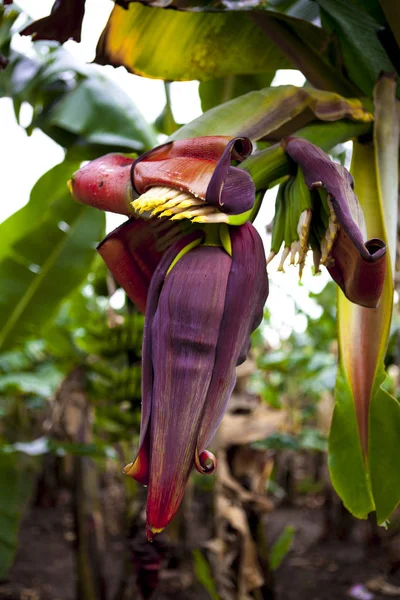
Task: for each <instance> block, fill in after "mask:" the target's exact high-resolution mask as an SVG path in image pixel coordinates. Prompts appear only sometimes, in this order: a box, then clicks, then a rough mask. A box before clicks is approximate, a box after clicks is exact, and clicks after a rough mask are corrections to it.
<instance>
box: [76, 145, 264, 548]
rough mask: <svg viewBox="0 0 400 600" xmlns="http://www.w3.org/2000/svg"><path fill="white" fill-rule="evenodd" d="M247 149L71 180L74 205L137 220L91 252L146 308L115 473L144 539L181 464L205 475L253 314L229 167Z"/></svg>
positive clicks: (237, 180) (244, 233)
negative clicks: (132, 441) (137, 496)
mask: <svg viewBox="0 0 400 600" xmlns="http://www.w3.org/2000/svg"><path fill="white" fill-rule="evenodd" d="M250 152H251V143H250V141H249V140H247V139H246V138H235V139H233V140H232V139H230V138H227V137H205V138H195V139H192V140H183V141H179V142H173V143H169V144H165V145H163V146H160V147H159V148H156V149H154V150H152V151H150V152H149V153H146V154H144V155H143V156H141V157H140V158H139V159H137V160H136V161H132V160H131V159H128V158H126V157H121V156H118V155H109V156H106V157H102V158H100V159H97V160H96V161H93V162H92V163H90V164H89V165H87V166H85V167H83V168H82V169H80V171H78V172H77V173H76V174H75V175H74V177H73V180H72V181H71V183H70V186H71V191H72V193H73V195H74V197H75V198H76V199H77V200H79V201H81V202H85V203H88V204H91V205H93V206H97V207H99V208H101V209H103V210H114V211H116V212H121V213H122V214H134V215H135V216H136V218H131V219H130V220H129V221H127V223H125V224H124V225H122V226H121V227H120V228H118V229H117V230H116V231H114V232H112V233H111V234H110V235H109V236H107V238H106V239H105V240H104V241H103V242H102V243H101V244H100V246H99V252H100V254H101V255H102V256H103V258H104V259H105V262H106V264H107V265H108V267H109V268H110V270H111V271H112V272H113V274H114V276H115V277H116V279H117V281H118V282H119V283H120V285H122V286H123V287H124V289H125V290H126V292H127V294H128V295H129V296H130V297H131V298H132V299H133V300H134V301H135V302H136V303H137V304H138V306H139V307H140V308H141V309H142V310H143V309H145V332H144V340H143V365H142V420H141V432H140V442H139V452H138V455H137V458H136V459H135V460H134V461H133V462H132V463H130V464H129V465H127V466H126V467H125V469H124V472H125V473H127V474H128V475H130V476H131V477H133V478H134V479H136V480H137V481H139V482H140V483H142V484H143V485H148V487H149V490H148V498H147V528H148V536H149V538H150V539H151V538H152V536H154V535H155V534H157V533H159V532H160V531H162V530H163V529H164V528H165V527H166V526H167V525H168V523H169V522H170V521H171V519H172V518H173V516H174V514H175V513H176V511H177V509H178V507H179V504H180V502H181V500H182V497H183V494H184V489H185V485H186V482H187V480H188V477H189V475H190V472H191V469H192V467H193V466H195V467H196V469H197V470H198V471H200V472H201V473H211V472H213V470H214V469H215V466H216V460H215V457H214V456H213V455H212V454H211V452H209V451H208V450H207V449H206V448H207V445H208V444H209V443H210V441H211V440H212V438H213V436H214V433H215V431H216V429H217V427H218V425H219V423H220V421H221V419H222V416H223V414H224V412H225V409H226V405H227V402H228V400H229V397H230V394H231V392H232V389H233V387H234V384H235V377H236V376H235V368H236V366H237V365H238V364H240V363H241V362H243V361H244V360H245V358H246V355H247V353H248V351H249V348H250V334H251V333H252V331H253V330H254V329H255V328H256V327H257V326H258V325H259V323H260V322H261V319H262V314H263V307H264V303H265V301H266V298H267V294H268V279H267V272H266V262H265V256H264V250H263V245H262V241H261V238H260V236H259V235H258V233H257V231H256V230H255V229H254V227H253V226H252V225H251V224H250V223H246V222H245V221H246V220H247V218H248V215H249V214H251V211H252V210H253V205H254V198H255V190H254V184H253V182H252V180H251V178H250V176H249V175H248V174H247V173H246V172H245V171H242V170H240V169H238V168H237V167H235V166H231V161H232V160H239V161H240V160H243V158H245V157H246V156H247V155H248V154H249V153H250ZM136 194H141V196H140V197H139V198H136V199H135V200H133V198H134V196H135V195H136ZM157 215H158V216H159V217H160V218H156V217H157ZM138 217H139V218H138ZM231 223H235V224H240V226H232V225H231Z"/></svg>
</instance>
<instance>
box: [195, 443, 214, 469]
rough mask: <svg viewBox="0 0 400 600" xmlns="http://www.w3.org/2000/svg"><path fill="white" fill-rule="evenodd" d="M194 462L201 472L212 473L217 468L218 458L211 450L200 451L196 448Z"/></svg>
mask: <svg viewBox="0 0 400 600" xmlns="http://www.w3.org/2000/svg"><path fill="white" fill-rule="evenodd" d="M194 464H195V467H196V469H197V471H198V472H199V473H201V474H202V475H211V474H212V473H214V471H215V469H216V468H217V459H216V457H215V456H214V454H213V453H212V452H210V451H209V450H203V451H202V452H200V453H199V452H198V450H197V449H196V453H195V457H194Z"/></svg>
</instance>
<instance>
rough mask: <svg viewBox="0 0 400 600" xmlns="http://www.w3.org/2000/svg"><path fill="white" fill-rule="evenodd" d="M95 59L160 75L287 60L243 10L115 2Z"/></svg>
mask: <svg viewBox="0 0 400 600" xmlns="http://www.w3.org/2000/svg"><path fill="white" fill-rule="evenodd" d="M96 61H97V62H99V63H101V64H112V65H115V66H120V65H123V66H125V67H126V68H127V69H128V70H129V71H131V72H132V73H136V74H138V75H144V76H146V77H153V78H159V79H165V80H172V81H176V80H181V81H183V80H190V79H200V80H206V79H215V78H218V77H225V76H226V75H235V74H249V73H265V71H275V70H276V69H283V68H288V67H289V66H290V63H289V62H288V61H287V59H286V58H284V57H283V55H282V53H281V51H280V50H278V48H277V47H276V46H275V45H274V44H273V43H272V42H271V41H270V40H269V39H268V38H267V37H266V36H265V34H264V33H263V32H262V31H261V29H260V28H259V27H258V26H257V25H256V24H255V23H254V22H253V21H251V19H250V18H249V17H248V15H247V14H246V12H224V13H217V12H208V13H202V12H196V13H189V12H180V11H173V10H164V9H162V8H150V7H148V6H143V5H142V4H140V3H133V4H130V5H129V8H128V10H125V9H123V8H122V7H120V6H115V8H114V9H113V11H112V13H111V16H110V19H109V21H108V23H107V26H106V29H105V30H104V32H103V34H102V36H101V38H100V40H99V44H98V47H97V56H96Z"/></svg>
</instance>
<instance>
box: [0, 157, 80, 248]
mask: <svg viewBox="0 0 400 600" xmlns="http://www.w3.org/2000/svg"><path fill="white" fill-rule="evenodd" d="M79 165H80V162H78V161H70V160H65V161H63V162H62V163H60V164H59V165H56V166H55V167H54V168H53V169H50V171H47V173H45V174H44V175H42V177H41V178H40V179H38V181H37V182H36V183H35V185H34V186H33V188H32V191H31V194H30V199H29V202H28V204H27V205H26V206H24V207H23V208H21V209H20V210H18V211H17V212H15V213H14V214H12V215H11V216H10V217H8V219H6V220H5V221H3V222H2V223H0V239H1V244H0V259H2V258H3V257H4V256H5V255H6V254H7V253H8V252H9V251H10V248H11V246H12V244H14V242H16V241H17V240H18V239H19V238H20V237H22V236H24V235H25V234H26V233H28V231H30V230H31V229H34V228H35V227H36V226H37V223H39V222H40V220H41V219H42V218H43V215H44V214H45V212H46V210H47V209H48V207H49V206H50V204H52V203H53V202H55V201H56V200H57V199H58V198H60V197H61V196H63V195H65V191H66V182H67V181H68V179H69V178H70V177H71V175H72V173H74V172H75V171H76V170H77V169H79Z"/></svg>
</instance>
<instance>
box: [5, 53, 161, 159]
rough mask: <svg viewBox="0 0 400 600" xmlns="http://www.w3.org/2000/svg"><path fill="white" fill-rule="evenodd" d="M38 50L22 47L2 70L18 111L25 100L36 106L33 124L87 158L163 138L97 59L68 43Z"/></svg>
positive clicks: (146, 145) (142, 147) (138, 147)
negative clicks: (80, 56)
mask: <svg viewBox="0 0 400 600" xmlns="http://www.w3.org/2000/svg"><path fill="white" fill-rule="evenodd" d="M35 50H36V55H33V56H32V57H26V56H24V55H21V54H18V53H16V52H14V53H12V54H11V56H10V64H9V65H8V67H7V69H6V70H5V71H4V72H2V73H0V95H2V96H10V97H11V98H12V99H13V101H14V107H15V111H16V114H17V117H18V114H19V109H20V106H21V105H22V103H23V102H29V103H30V104H31V105H32V107H33V117H32V122H31V123H30V124H29V126H28V127H27V130H28V132H30V131H31V130H32V129H33V128H34V127H39V128H41V129H42V130H43V131H44V132H45V133H47V134H48V135H49V136H50V137H52V138H53V139H54V140H55V141H56V142H57V143H59V144H60V145H62V146H64V147H65V148H68V149H69V155H72V154H74V155H75V156H76V157H79V158H81V159H87V158H92V157H93V158H94V157H96V156H98V155H101V154H104V153H106V152H109V151H112V150H116V151H118V150H121V151H125V152H134V151H136V152H142V151H144V150H147V149H149V148H151V147H153V146H154V145H155V144H156V142H157V140H156V137H155V134H154V131H153V129H152V127H151V126H150V125H149V124H148V123H147V122H146V121H145V119H144V118H143V116H142V115H141V114H140V112H139V111H138V109H137V108H136V107H135V105H134V104H133V102H132V100H131V98H130V97H129V96H128V95H127V94H126V93H125V91H124V90H123V89H121V88H120V87H119V86H118V85H116V84H115V83H114V82H112V81H111V80H110V79H108V78H107V77H105V76H104V75H103V74H102V73H100V72H99V69H98V68H96V67H94V66H93V65H85V64H81V63H80V62H79V61H77V60H76V59H75V58H73V56H71V55H70V54H69V53H68V52H67V51H66V50H65V49H64V48H63V47H52V48H50V49H48V51H47V52H44V50H43V46H39V45H38V44H36V45H35Z"/></svg>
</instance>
